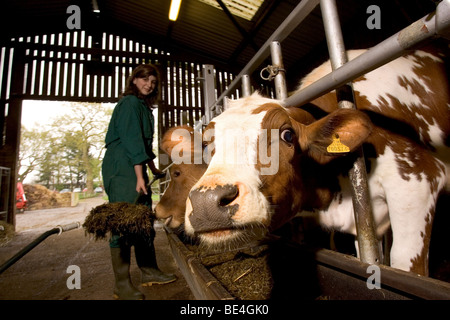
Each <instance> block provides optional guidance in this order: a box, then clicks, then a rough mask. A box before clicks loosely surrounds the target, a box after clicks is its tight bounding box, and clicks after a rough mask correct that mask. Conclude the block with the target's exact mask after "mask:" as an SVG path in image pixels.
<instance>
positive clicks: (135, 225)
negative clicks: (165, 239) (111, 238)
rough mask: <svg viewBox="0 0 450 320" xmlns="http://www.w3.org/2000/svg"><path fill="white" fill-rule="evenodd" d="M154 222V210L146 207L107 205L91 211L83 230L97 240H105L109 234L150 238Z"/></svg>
mask: <svg viewBox="0 0 450 320" xmlns="http://www.w3.org/2000/svg"><path fill="white" fill-rule="evenodd" d="M154 220H155V216H154V214H153V212H152V210H151V209H150V208H149V207H147V206H145V205H142V204H131V203H127V202H114V203H105V204H102V205H99V206H97V207H94V208H92V209H91V211H90V213H89V215H88V216H87V217H86V220H85V221H84V223H83V228H84V229H85V230H86V232H88V233H91V234H93V235H94V237H95V239H96V240H98V239H105V238H106V235H107V234H108V233H109V232H112V233H115V234H119V235H122V236H129V235H137V236H142V237H148V238H150V237H151V236H152V235H153V232H154V230H153V222H154Z"/></svg>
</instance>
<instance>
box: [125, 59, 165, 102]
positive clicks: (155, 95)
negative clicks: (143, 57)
mask: <svg viewBox="0 0 450 320" xmlns="http://www.w3.org/2000/svg"><path fill="white" fill-rule="evenodd" d="M149 76H154V77H156V87H155V89H154V90H153V91H152V92H151V93H150V94H149V95H147V96H142V95H141V93H140V92H139V90H138V88H137V87H136V85H135V84H134V83H133V81H134V79H136V78H147V77H149ZM159 79H160V76H159V70H158V68H157V67H156V66H154V65H152V64H141V65H139V66H137V67H136V68H134V70H133V71H132V72H131V74H130V76H129V77H128V78H127V82H126V85H125V90H124V92H123V94H122V96H127V95H130V94H132V95H135V96H137V97H139V98H141V99H144V101H145V103H146V104H147V106H149V107H150V108H151V107H152V106H153V104H155V103H156V102H157V101H158V99H159V92H160V90H159V86H160V83H159Z"/></svg>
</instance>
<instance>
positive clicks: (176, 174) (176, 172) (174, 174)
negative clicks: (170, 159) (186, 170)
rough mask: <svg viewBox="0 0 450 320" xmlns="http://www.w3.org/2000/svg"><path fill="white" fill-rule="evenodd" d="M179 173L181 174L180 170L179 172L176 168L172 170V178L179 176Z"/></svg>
mask: <svg viewBox="0 0 450 320" xmlns="http://www.w3.org/2000/svg"><path fill="white" fill-rule="evenodd" d="M180 174H181V172H180V171H178V170H176V171H174V172H173V176H174V178H176V177H179V176H180Z"/></svg>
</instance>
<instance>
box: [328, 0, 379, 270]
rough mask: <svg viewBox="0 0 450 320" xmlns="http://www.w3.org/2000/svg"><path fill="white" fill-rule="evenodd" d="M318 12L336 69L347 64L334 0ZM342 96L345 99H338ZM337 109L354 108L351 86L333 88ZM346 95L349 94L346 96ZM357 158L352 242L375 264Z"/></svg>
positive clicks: (361, 160) (366, 195)
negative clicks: (354, 227) (334, 89)
mask: <svg viewBox="0 0 450 320" xmlns="http://www.w3.org/2000/svg"><path fill="white" fill-rule="evenodd" d="M320 9H321V11H322V19H323V23H324V27H325V36H326V38H327V45H328V51H329V53H330V61H331V67H332V70H336V69H338V68H340V67H342V66H343V65H345V64H346V63H347V53H346V50H345V45H344V40H343V36H342V31H341V25H340V22H339V14H338V11H337V7H336V1H335V0H321V1H320ZM342 92H344V93H345V96H346V99H347V100H343V99H341V98H340V97H341V96H343V94H341V93H342ZM336 93H337V96H338V100H339V101H338V102H339V108H352V109H355V108H356V107H355V102H354V98H353V88H352V86H351V84H346V85H344V87H340V88H337V89H336ZM348 93H350V94H348ZM357 154H358V157H357V159H356V160H355V162H354V163H353V167H352V169H350V171H349V177H350V181H351V184H352V201H353V212H354V215H355V225H356V239H357V240H358V247H359V255H360V259H361V261H362V262H365V263H369V264H378V263H379V262H380V252H379V249H378V248H379V246H378V240H377V237H376V233H375V221H374V219H373V214H372V209H371V205H370V195H369V185H368V182H367V174H366V165H365V162H364V153H363V150H362V148H359V150H358V151H357Z"/></svg>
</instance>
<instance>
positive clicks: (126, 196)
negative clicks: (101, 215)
mask: <svg viewBox="0 0 450 320" xmlns="http://www.w3.org/2000/svg"><path fill="white" fill-rule="evenodd" d="M158 80H159V73H158V70H157V69H156V67H155V66H153V65H150V64H146V65H140V66H138V67H137V68H136V69H134V70H133V72H132V73H131V75H130V76H129V78H128V79H127V83H126V88H125V91H124V93H123V97H122V99H121V100H120V101H119V102H118V104H117V105H116V107H115V108H114V111H113V114H112V117H111V120H110V123H109V127H108V132H107V133H106V139H105V143H106V153H105V157H104V159H103V165H102V175H103V182H104V185H105V191H106V193H107V194H108V198H109V202H111V203H113V202H128V203H134V202H135V200H136V198H137V197H138V195H139V193H141V194H142V193H143V194H145V195H148V200H147V201H146V203H145V204H146V205H149V206H151V191H150V190H147V184H148V182H149V178H148V174H147V165H148V166H149V168H150V170H151V171H152V173H153V174H154V175H155V176H157V177H158V176H160V175H161V174H162V172H161V171H159V170H158V169H157V168H156V167H155V165H154V163H153V159H154V158H156V156H155V154H154V153H153V151H152V143H153V133H154V131H155V128H154V125H155V120H154V117H153V114H152V109H151V108H152V106H153V105H154V104H155V103H156V102H157V99H158V95H159V92H158V91H159V90H158ZM153 238H154V236H153V237H151V239H150V240H149V239H141V238H136V237H134V238H133V240H132V241H131V243H130V241H129V240H130V239H125V237H121V236H119V235H117V234H112V236H111V240H110V248H111V259H112V265H113V270H114V276H115V281H116V286H115V289H114V297H115V298H117V299H126V300H129V299H143V298H144V295H143V294H142V293H141V292H140V291H139V290H138V289H136V288H135V287H134V286H133V284H132V283H131V280H130V273H129V268H130V252H131V245H134V250H135V255H136V262H137V264H138V266H139V268H140V269H141V272H142V278H141V282H142V285H143V286H146V285H152V284H164V283H169V282H172V281H175V280H176V277H175V276H174V275H172V274H165V273H163V272H162V271H160V270H159V268H158V266H157V263H156V256H155V249H154V246H153Z"/></svg>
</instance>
